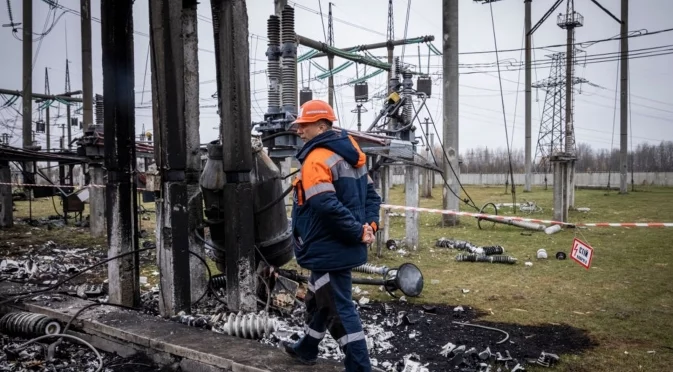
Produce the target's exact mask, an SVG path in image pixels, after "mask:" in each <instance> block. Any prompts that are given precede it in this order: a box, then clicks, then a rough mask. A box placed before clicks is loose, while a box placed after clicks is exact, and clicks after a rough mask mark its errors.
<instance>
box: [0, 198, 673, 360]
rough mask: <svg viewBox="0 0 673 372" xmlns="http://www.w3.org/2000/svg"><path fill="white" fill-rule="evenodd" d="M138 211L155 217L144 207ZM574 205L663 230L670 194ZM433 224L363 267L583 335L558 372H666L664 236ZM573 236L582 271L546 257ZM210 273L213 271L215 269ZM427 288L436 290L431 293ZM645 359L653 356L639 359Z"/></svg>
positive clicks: (670, 271)
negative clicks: (504, 258)
mask: <svg viewBox="0 0 673 372" xmlns="http://www.w3.org/2000/svg"><path fill="white" fill-rule="evenodd" d="M503 190H504V187H499V188H481V187H468V188H467V191H468V193H469V194H470V195H471V196H472V198H473V199H474V200H475V202H476V203H477V205H479V206H481V205H483V204H485V203H487V202H496V203H497V202H511V201H512V196H511V194H504V193H503ZM517 191H518V194H517V201H523V200H524V199H525V200H529V201H535V202H536V203H537V204H538V205H539V206H541V207H542V208H543V211H542V212H541V213H535V214H532V215H527V216H530V217H532V218H541V219H551V217H552V213H551V206H552V192H551V190H548V191H546V190H542V189H536V190H534V191H533V192H531V193H523V192H521V189H520V188H518V189H517ZM433 196H434V198H432V199H425V198H424V199H421V206H423V207H431V208H440V207H441V189H440V188H436V189H435V190H433ZM391 199H392V200H391V204H396V205H404V204H405V203H404V194H403V188H402V186H396V187H395V188H393V189H392V190H391ZM16 206H17V209H18V210H17V211H16V212H15V217H27V216H28V203H27V202H17V203H16ZM144 206H145V208H147V209H152V210H153V209H154V204H153V203H147V204H144ZM575 206H576V207H589V208H591V211H590V212H588V213H582V212H575V211H571V212H570V220H571V222H603V221H605V222H646V221H659V222H671V221H673V211H672V210H671V209H672V207H673V188H648V189H647V190H645V191H639V192H634V193H630V194H628V195H619V194H617V193H615V192H610V193H609V194H607V195H606V192H605V191H589V190H578V191H577V192H576V203H575ZM461 210H463V211H472V210H471V209H470V208H469V207H467V206H461ZM86 213H87V212H85V215H86ZM50 214H55V213H54V210H53V206H52V203H51V200H50V199H42V200H37V201H34V202H33V216H47V215H50ZM501 214H503V213H502V211H501ZM518 215H522V213H520V212H519V213H518ZM149 216H150V217H151V220H150V221H142V228H143V229H146V230H147V231H148V233H149V234H150V235H153V234H154V222H155V215H154V214H149ZM440 222H441V216H439V215H437V214H429V213H422V214H421V217H420V245H419V246H418V247H417V250H415V251H413V250H408V251H409V255H408V256H406V257H400V255H399V254H397V253H395V252H392V251H386V250H385V248H384V252H383V257H382V258H380V259H378V258H376V257H374V251H372V254H371V259H370V262H372V263H375V264H386V265H388V266H389V267H394V266H396V265H399V264H401V263H403V262H413V263H415V264H416V265H418V266H419V267H420V268H421V270H422V271H423V275H424V278H425V288H424V291H423V294H422V295H421V296H420V297H419V298H414V299H409V301H411V302H417V303H443V304H449V305H463V306H472V307H474V308H477V309H479V310H482V311H484V312H485V313H487V314H488V315H486V316H485V318H484V319H485V320H489V321H494V322H510V323H518V324H549V323H567V324H570V325H572V326H574V327H577V328H581V329H586V330H587V331H588V333H589V335H590V336H591V337H592V338H593V339H594V340H595V341H597V342H598V344H599V346H598V347H597V348H595V349H593V350H590V351H588V352H587V353H585V354H583V355H580V356H562V361H563V362H562V364H561V365H560V366H559V367H558V368H556V370H558V371H599V372H601V371H605V372H607V371H666V370H670V368H671V365H673V327H671V324H673V251H672V250H671V248H670V243H671V241H672V240H673V228H591V229H581V230H564V231H562V232H560V233H557V234H555V235H551V236H549V235H546V234H544V233H533V234H532V235H531V236H526V235H522V234H521V232H522V231H523V230H521V229H519V228H515V227H511V226H505V225H497V226H496V227H495V228H493V229H488V230H479V229H478V228H477V224H476V221H475V220H474V219H473V218H468V217H461V218H460V225H459V226H457V227H450V228H449V227H441V225H440ZM404 231H405V230H404V218H402V217H395V218H391V238H394V239H397V240H401V239H402V238H403V237H404ZM86 232H87V229H77V228H73V227H66V228H61V229H52V230H50V231H46V229H44V228H40V229H34V228H31V227H28V226H17V228H15V229H6V230H0V235H1V236H2V240H3V243H4V244H1V245H0V247H2V246H3V245H4V246H5V247H7V245H6V244H7V243H6V242H8V241H12V242H15V244H17V245H24V246H25V245H27V244H41V243H44V242H46V241H48V240H53V241H55V242H57V243H59V244H64V245H71V246H92V245H97V244H100V245H101V249H104V246H105V244H106V239H105V238H91V237H90V236H89V235H88V234H87V233H86ZM27 233H31V234H30V235H27ZM576 234H577V236H578V237H579V238H580V239H582V240H584V241H586V242H587V243H589V244H591V245H592V246H593V248H594V250H595V257H594V261H593V264H592V268H591V269H590V270H585V269H584V268H582V267H580V266H579V265H578V264H576V263H575V262H573V261H572V260H570V259H568V260H565V261H558V260H556V259H554V258H553V256H554V254H555V253H556V252H557V251H564V252H566V253H567V254H569V251H570V248H571V244H572V240H573V238H574V237H575V235H576ZM440 237H450V238H456V239H462V240H468V241H471V242H473V243H475V244H478V245H494V244H498V245H502V246H503V247H505V249H506V253H507V254H510V255H513V256H514V257H516V258H518V260H519V262H518V263H517V264H516V265H501V264H487V263H462V262H456V261H455V260H454V257H455V255H456V252H455V251H452V250H448V249H442V248H435V247H434V245H435V242H436V240H437V239H438V238H440ZM539 248H545V249H546V250H547V252H548V254H549V256H550V257H551V258H550V259H548V260H537V259H536V258H535V254H536V251H537V250H538V249H539ZM2 250H3V251H4V247H2ZM525 261H531V262H533V266H532V267H525V266H524V264H523V263H524V262H525ZM211 264H212V263H211ZM288 266H294V264H293V263H291V264H289V265H288ZM211 268H212V269H215V268H214V265H212V266H211ZM154 270H156V267H155V266H154V265H147V266H146V267H143V268H142V272H143V275H147V276H148V280H149V282H150V283H153V282H154V280H156V277H153V276H152V275H151V272H152V271H154ZM215 272H217V270H214V273H215ZM433 279H435V280H439V283H438V284H432V283H431V281H432V280H433ZM462 289H470V292H469V293H467V294H463V293H462V291H461V290H462ZM368 290H369V292H370V293H371V295H372V298H374V299H379V300H385V299H387V298H388V297H387V295H385V294H382V293H380V292H378V291H376V290H372V289H371V288H368ZM652 350H654V351H656V352H655V353H654V354H651V353H648V351H652ZM548 351H549V352H554V351H553V350H548ZM625 352H628V354H626V353H625Z"/></svg>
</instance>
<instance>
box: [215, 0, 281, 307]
mask: <svg viewBox="0 0 673 372" xmlns="http://www.w3.org/2000/svg"><path fill="white" fill-rule="evenodd" d="M211 4H212V11H213V13H214V14H213V18H216V17H217V19H218V20H219V22H218V23H219V27H218V29H217V30H215V31H216V33H217V34H218V35H219V37H218V38H217V42H218V44H219V53H218V54H217V55H216V56H215V59H216V63H217V69H218V70H219V71H220V79H221V80H220V84H219V89H220V90H219V92H218V95H219V97H221V101H222V103H221V104H222V110H221V112H220V117H221V119H222V132H221V135H222V148H223V162H222V164H223V169H224V172H225V174H226V175H227V183H226V185H225V186H224V191H223V194H224V203H225V205H228V206H229V207H230V210H229V213H227V214H226V215H225V216H226V217H225V223H224V225H225V226H226V229H227V230H226V232H225V241H224V246H226V247H227V253H226V267H227V270H226V274H227V302H228V306H229V310H230V311H239V310H241V311H255V310H256V309H257V303H256V300H255V294H254V291H255V282H256V280H255V274H254V273H255V267H253V265H254V262H255V250H254V246H255V237H254V222H255V219H254V213H253V192H252V183H251V180H250V171H251V170H252V143H251V134H250V123H251V115H250V107H251V106H250V63H249V54H248V52H249V45H248V13H247V9H246V4H245V1H227V0H212V1H211ZM283 22H294V21H292V20H283Z"/></svg>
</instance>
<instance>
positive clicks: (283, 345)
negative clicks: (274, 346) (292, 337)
mask: <svg viewBox="0 0 673 372" xmlns="http://www.w3.org/2000/svg"><path fill="white" fill-rule="evenodd" d="M293 345H294V344H293V343H292V342H290V341H281V342H280V349H281V350H283V352H284V353H285V354H286V355H288V356H289V357H291V358H292V359H294V360H296V361H298V362H299V363H302V364H305V365H307V366H312V365H314V364H316V362H317V361H318V360H317V359H312V360H307V359H304V358H302V357H301V356H300V355H299V354H297V352H296V351H294V348H293V347H292V346H293Z"/></svg>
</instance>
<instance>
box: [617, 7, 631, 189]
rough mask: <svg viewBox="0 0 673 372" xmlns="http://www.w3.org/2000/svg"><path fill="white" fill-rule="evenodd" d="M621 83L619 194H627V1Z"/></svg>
mask: <svg viewBox="0 0 673 372" xmlns="http://www.w3.org/2000/svg"><path fill="white" fill-rule="evenodd" d="M621 18H622V25H621V33H620V34H621V52H622V53H621V60H620V67H621V79H620V80H621V81H620V91H621V92H620V100H619V193H620V194H626V193H628V184H627V170H628V169H627V168H628V166H627V160H628V156H627V155H628V140H629V138H628V124H629V118H628V115H629V106H628V104H629V58H628V57H629V38H628V33H629V0H622V17H621Z"/></svg>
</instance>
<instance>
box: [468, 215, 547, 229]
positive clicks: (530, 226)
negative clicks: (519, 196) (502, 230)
mask: <svg viewBox="0 0 673 372" xmlns="http://www.w3.org/2000/svg"><path fill="white" fill-rule="evenodd" d="M479 219H481V220H486V221H491V222H495V223H501V224H504V225H512V226H516V227H521V228H524V229H528V230H535V231H544V229H546V228H547V226H545V225H541V224H538V223H533V222H525V221H513V220H508V219H504V220H501V219H497V218H490V217H479Z"/></svg>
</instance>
